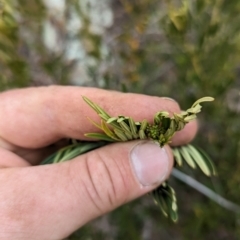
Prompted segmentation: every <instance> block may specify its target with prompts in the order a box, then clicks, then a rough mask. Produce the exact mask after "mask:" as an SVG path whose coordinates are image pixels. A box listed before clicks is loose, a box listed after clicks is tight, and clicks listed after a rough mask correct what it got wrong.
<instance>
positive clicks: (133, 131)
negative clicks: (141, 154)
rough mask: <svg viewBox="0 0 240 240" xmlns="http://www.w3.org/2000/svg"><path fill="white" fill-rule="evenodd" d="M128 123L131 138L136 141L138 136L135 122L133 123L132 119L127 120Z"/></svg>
mask: <svg viewBox="0 0 240 240" xmlns="http://www.w3.org/2000/svg"><path fill="white" fill-rule="evenodd" d="M128 123H129V126H130V129H131V133H132V135H133V137H134V138H135V139H137V137H138V134H137V127H136V124H135V122H134V121H133V119H132V118H129V119H128Z"/></svg>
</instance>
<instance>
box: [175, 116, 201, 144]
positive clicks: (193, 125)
mask: <svg viewBox="0 0 240 240" xmlns="http://www.w3.org/2000/svg"><path fill="white" fill-rule="evenodd" d="M197 131H198V122H197V120H194V121H191V122H189V123H188V124H186V126H185V127H184V129H183V130H181V131H179V132H177V133H176V134H175V135H174V137H173V139H172V142H171V144H170V145H171V146H180V145H185V144H188V143H189V142H191V141H192V140H193V139H194V137H195V136H196V134H197Z"/></svg>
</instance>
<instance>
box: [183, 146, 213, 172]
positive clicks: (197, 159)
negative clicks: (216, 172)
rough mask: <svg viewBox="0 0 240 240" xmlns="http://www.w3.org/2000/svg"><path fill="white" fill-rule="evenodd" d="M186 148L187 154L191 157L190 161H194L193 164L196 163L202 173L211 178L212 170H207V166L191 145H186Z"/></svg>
mask: <svg viewBox="0 0 240 240" xmlns="http://www.w3.org/2000/svg"><path fill="white" fill-rule="evenodd" d="M186 148H188V152H189V154H190V155H192V159H193V160H194V161H195V163H197V165H198V166H199V168H200V169H201V170H202V171H203V173H204V174H205V175H207V176H211V170H212V169H209V167H208V164H207V163H206V161H205V160H204V159H203V157H202V156H201V154H200V153H199V152H198V151H197V150H196V149H195V148H194V147H193V146H192V145H191V144H188V145H187V146H186Z"/></svg>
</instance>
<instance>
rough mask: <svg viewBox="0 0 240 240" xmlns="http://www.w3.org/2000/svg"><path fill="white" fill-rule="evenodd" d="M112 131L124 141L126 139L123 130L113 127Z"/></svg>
mask: <svg viewBox="0 0 240 240" xmlns="http://www.w3.org/2000/svg"><path fill="white" fill-rule="evenodd" d="M113 131H114V133H115V134H116V135H117V136H118V137H119V138H120V139H121V140H122V141H123V142H126V141H127V140H128V139H127V137H126V135H125V134H124V132H123V131H120V130H118V129H115V128H114V129H113Z"/></svg>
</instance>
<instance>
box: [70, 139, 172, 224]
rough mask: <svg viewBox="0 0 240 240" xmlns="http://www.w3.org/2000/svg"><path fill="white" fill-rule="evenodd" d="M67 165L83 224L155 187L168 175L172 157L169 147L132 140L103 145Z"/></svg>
mask: <svg viewBox="0 0 240 240" xmlns="http://www.w3.org/2000/svg"><path fill="white" fill-rule="evenodd" d="M69 164H70V165H71V169H73V172H74V174H73V175H72V176H73V181H74V182H75V183H74V184H75V186H77V187H76V188H77V190H76V192H75V193H76V196H75V199H76V198H77V199H78V203H79V205H78V206H76V209H75V211H78V212H79V220H78V223H79V224H81V225H83V224H85V223H86V222H88V221H90V220H92V219H94V218H96V217H98V216H100V215H102V214H104V213H106V212H108V211H111V210H113V209H115V208H117V207H118V206H120V205H122V204H124V203H126V202H129V201H131V200H133V199H135V198H138V197H139V196H141V195H144V194H146V193H148V192H150V191H152V190H153V189H154V188H156V187H157V186H158V185H159V184H160V183H162V182H163V181H164V180H166V178H167V177H168V176H169V174H170V171H171V168H172V165H173V157H172V153H171V150H170V148H169V147H168V146H166V147H164V148H160V147H159V145H157V144H156V143H153V142H150V141H134V142H127V143H115V144H111V145H108V146H105V147H102V148H100V149H97V150H94V151H92V152H89V153H87V154H85V155H82V156H80V157H77V158H76V159H75V160H73V161H70V162H69Z"/></svg>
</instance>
